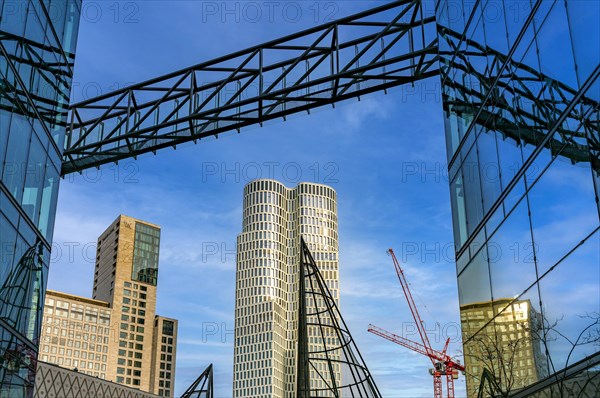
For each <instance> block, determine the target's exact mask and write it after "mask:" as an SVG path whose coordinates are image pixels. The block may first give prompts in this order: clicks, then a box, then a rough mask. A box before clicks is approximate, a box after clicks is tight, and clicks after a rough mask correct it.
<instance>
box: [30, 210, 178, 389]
mask: <svg viewBox="0 0 600 398" xmlns="http://www.w3.org/2000/svg"><path fill="white" fill-rule="evenodd" d="M159 245H160V228H159V227H158V226H156V225H153V224H149V223H147V222H144V221H141V220H137V219H135V218H132V217H128V216H124V215H120V216H119V217H118V218H117V219H116V220H115V221H114V222H113V223H112V224H111V225H110V226H109V227H108V228H107V229H106V230H105V231H104V232H103V233H102V235H101V236H100V237H99V238H98V249H97V257H96V267H95V272H94V290H93V291H94V293H93V299H89V298H84V297H79V296H74V295H71V294H66V293H60V292H54V291H50V290H49V291H48V292H47V295H46V300H45V307H44V321H43V326H44V327H43V330H42V340H41V345H40V350H41V355H42V360H43V361H45V362H49V363H53V364H57V365H59V366H63V367H65V368H69V369H75V368H77V370H78V371H79V372H81V373H84V374H88V375H91V376H95V377H98V378H101V379H105V380H109V381H113V382H116V383H118V384H122V385H125V386H129V387H132V388H135V389H139V390H141V391H146V392H150V393H154V394H156V395H158V396H161V397H171V396H172V395H173V393H174V388H175V359H176V353H177V321H176V320H175V319H170V318H165V317H162V316H159V315H156V284H157V281H158V254H159Z"/></svg>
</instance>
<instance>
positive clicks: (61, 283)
mask: <svg viewBox="0 0 600 398" xmlns="http://www.w3.org/2000/svg"><path fill="white" fill-rule="evenodd" d="M275 3H276V4H275V6H273V7H275V8H274V9H273V12H272V14H271V15H269V12H268V9H267V8H266V7H267V6H266V5H265V4H266V3H261V2H255V3H253V4H254V5H255V6H258V7H260V8H261V10H262V11H261V12H262V16H260V17H257V14H250V12H255V11H256V9H254V10H252V9H249V8H247V7H248V6H247V4H248V3H234V2H226V3H223V2H204V3H200V2H193V1H168V2H167V1H148V2H131V3H129V2H119V3H112V2H95V3H94V2H88V3H87V4H88V5H87V6H85V7H84V13H83V18H82V23H81V30H80V36H79V45H78V50H77V63H76V76H75V85H74V93H73V97H74V99H75V100H79V99H82V98H84V97H86V96H91V95H95V94H97V93H99V92H98V91H99V90H100V91H101V92H106V91H108V90H109V89H113V88H116V87H122V86H124V85H126V84H127V83H131V82H136V81H141V80H144V79H147V78H150V77H153V76H156V75H160V74H163V73H167V72H170V71H172V70H176V69H179V68H182V67H185V66H188V65H191V64H195V63H198V62H200V61H203V60H207V59H210V58H213V57H216V56H219V55H223V54H226V53H228V52H230V51H234V50H239V49H243V48H245V47H248V46H251V45H254V44H256V43H259V42H261V41H266V40H269V39H273V38H276V37H278V36H280V35H282V34H286V33H291V32H295V31H297V30H300V29H303V28H306V27H310V26H313V25H314V24H315V21H318V22H323V21H324V19H325V18H326V17H327V16H329V15H331V14H332V15H333V16H334V17H335V18H338V17H341V16H344V15H348V14H351V13H354V12H357V11H360V10H363V9H367V8H368V7H371V6H373V5H375V2H365V1H352V2H338V3H328V2H320V3H316V2H300V3H290V4H292V5H288V3H287V2H281V3H279V2H275ZM236 4H239V5H238V6H236ZM223 7H230V8H227V9H224V8H223ZM235 7H238V8H237V9H236V8H235ZM245 7H246V8H245ZM290 7H293V9H292V8H290ZM284 9H285V10H287V11H286V12H287V13H288V14H287V15H286V14H285V13H284V11H283V10H284ZM215 10H216V11H215ZM227 10H229V13H228V12H226V11H227ZM298 10H300V14H298V13H297V11H298ZM317 10H318V12H317ZM292 11H294V12H296V14H291V13H292ZM298 15H300V16H298ZM436 93H437V94H436ZM440 101H441V98H440V97H439V87H438V81H437V80H436V79H433V80H430V81H425V82H422V83H420V84H418V85H417V86H416V87H414V88H412V87H408V88H401V89H397V90H395V91H392V92H390V93H389V94H388V95H384V94H383V93H380V94H374V95H371V96H368V97H364V98H363V99H362V101H361V102H358V101H353V102H349V103H346V104H343V105H342V106H338V107H336V109H330V108H328V109H321V110H318V111H316V112H313V113H312V114H311V115H310V116H306V115H305V114H302V115H295V116H293V117H291V118H289V119H288V121H287V122H285V123H284V122H280V121H278V122H276V123H271V124H269V125H268V126H265V127H263V128H260V127H255V128H250V129H247V130H244V131H242V133H241V134H239V135H227V136H224V137H222V138H220V139H219V140H213V141H209V142H203V143H201V144H199V145H193V144H189V145H184V146H181V147H178V148H177V150H176V151H175V150H171V149H166V150H163V151H162V152H159V153H158V155H156V156H152V155H147V156H142V157H140V158H139V159H138V160H137V161H133V160H131V161H124V162H121V163H120V164H119V165H118V166H115V165H106V166H104V167H102V168H101V169H100V170H99V171H97V170H91V171H89V172H86V173H84V174H83V175H73V176H68V177H67V178H66V179H65V180H63V181H62V183H61V187H60V197H59V204H58V213H57V218H56V229H55V235H54V236H55V238H54V241H55V242H54V254H53V261H54V262H53V264H52V266H51V271H50V277H49V288H51V289H55V290H61V291H66V292H69V293H73V294H80V295H85V296H89V295H91V290H92V281H93V266H94V263H93V261H94V251H95V246H94V244H95V242H96V238H97V236H98V235H99V234H100V233H101V232H102V231H103V230H104V229H105V228H106V226H108V225H109V224H110V223H111V222H112V221H113V220H114V219H115V218H116V217H117V215H118V214H120V213H123V214H127V215H130V216H133V217H137V218H140V219H143V220H147V221H149V222H152V223H156V224H159V225H160V226H161V227H162V242H161V255H160V277H159V287H158V309H157V311H158V313H159V314H163V315H165V316H170V317H174V318H177V319H179V322H180V323H179V346H178V360H177V380H176V384H177V390H176V392H177V394H180V393H181V392H183V391H184V390H185V388H187V386H188V385H189V384H190V383H191V382H192V381H193V380H194V379H195V378H196V377H197V375H198V374H199V373H200V372H201V371H202V370H203V369H204V368H205V367H206V366H207V365H208V364H209V363H211V362H212V363H213V364H214V366H215V372H216V374H215V382H216V389H217V396H219V397H228V396H231V380H232V367H233V362H232V353H233V335H232V331H233V326H234V325H233V309H234V281H235V254H234V251H235V241H236V236H237V234H238V233H239V232H240V229H241V222H242V217H241V210H242V190H243V186H244V185H245V184H246V183H247V182H248V181H250V180H251V179H252V178H254V177H259V176H260V177H265V178H266V177H273V178H275V179H278V180H280V181H283V182H285V183H286V185H288V186H294V185H295V184H297V183H298V182H299V181H309V182H318V183H326V184H328V185H331V186H332V187H334V188H335V189H336V190H337V192H338V204H339V234H340V285H341V310H342V314H343V315H344V318H345V319H346V321H347V322H348V324H349V327H350V330H351V332H352V333H353V335H354V337H355V338H356V340H357V342H358V346H359V348H360V350H361V352H362V354H363V356H364V358H365V360H366V362H367V364H368V366H369V367H370V369H371V371H372V373H373V375H374V378H375V381H376V382H377V384H378V386H379V388H380V390H381V392H382V393H383V395H384V396H386V397H421V396H423V397H426V396H431V395H432V392H431V388H432V382H431V377H430V376H429V374H428V368H429V367H430V365H431V364H430V363H429V361H428V360H427V359H426V358H424V357H420V356H418V355H417V354H415V353H412V352H410V351H408V350H406V349H404V348H402V347H400V346H394V345H393V344H392V343H390V342H387V341H385V340H382V339H380V338H378V337H376V336H374V335H371V334H369V333H367V331H366V329H367V326H368V324H369V323H374V324H376V325H378V326H381V327H383V328H386V329H388V330H390V331H394V332H396V333H398V334H403V331H404V335H405V336H406V337H409V338H413V339H418V336H417V335H414V334H413V335H410V334H407V333H408V332H410V331H411V330H412V328H411V323H412V318H411V314H410V312H409V311H408V308H407V304H406V301H405V299H404V297H403V295H402V293H401V289H400V286H399V284H398V281H397V279H396V276H395V273H394V270H393V266H392V263H391V259H390V258H389V257H388V256H387V255H386V253H385V251H386V249H387V248H388V247H393V248H394V249H395V250H396V252H397V253H398V256H399V257H400V259H401V260H403V261H404V262H405V267H406V271H407V277H408V278H409V281H410V282H411V283H412V287H413V293H414V294H415V299H416V301H417V305H418V306H419V308H420V310H421V315H422V316H423V318H424V319H425V321H426V324H427V328H428V329H429V330H431V333H430V339H431V341H432V344H433V345H434V348H441V347H442V346H443V343H444V341H445V339H446V337H447V336H446V335H449V337H453V338H454V340H455V342H453V344H451V347H450V352H451V353H453V354H456V353H457V352H458V351H459V349H460V347H459V344H458V343H457V339H456V337H457V333H458V321H459V317H458V299H457V288H456V276H455V275H456V274H455V267H454V263H453V250H452V246H451V245H452V228H451V214H450V200H449V190H448V183H447V178H446V156H445V141H444V133H443V123H442V110H441V103H440ZM70 252H72V255H70ZM402 253H414V254H404V255H403V254H402ZM436 322H437V323H436ZM457 391H458V396H461V395H464V382H463V381H462V378H461V380H459V381H458V384H457Z"/></svg>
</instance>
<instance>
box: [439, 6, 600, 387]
mask: <svg viewBox="0 0 600 398" xmlns="http://www.w3.org/2000/svg"><path fill="white" fill-rule="evenodd" d="M435 14H436V19H437V30H438V39H439V54H440V62H439V67H440V73H441V81H442V95H443V105H444V119H445V130H446V142H447V158H448V169H449V180H450V197H451V202H452V213H453V225H454V241H455V246H456V262H457V274H458V289H459V300H460V306H461V308H469V307H471V306H473V305H476V306H477V305H479V304H477V303H497V302H499V301H498V300H501V299H504V298H511V299H512V300H513V301H514V302H513V303H512V304H511V303H506V304H505V305H502V306H496V305H491V306H490V309H488V310H486V311H492V314H493V319H492V320H490V322H486V323H481V322H480V321H479V320H476V319H474V318H472V317H471V316H466V317H463V319H462V328H463V330H465V331H469V334H471V337H470V338H469V339H468V340H466V341H464V342H463V343H464V351H465V352H468V351H469V349H470V344H471V343H472V342H473V341H477V340H478V339H480V337H481V339H483V338H487V336H493V337H494V338H495V339H496V340H498V341H500V340H501V339H502V338H503V336H504V335H505V334H504V333H505V332H504V331H503V328H504V327H506V322H505V319H508V318H511V317H512V316H513V314H514V313H515V306H518V305H522V303H528V304H527V305H528V306H529V307H530V308H529V311H530V314H534V313H537V314H539V319H540V327H541V332H540V333H539V334H540V335H541V336H542V337H543V338H542V341H540V344H541V345H542V346H543V347H544V350H543V351H542V352H543V353H544V355H543V359H540V361H539V362H538V361H536V362H538V363H536V365H535V368H536V369H537V368H538V367H539V368H541V369H543V370H544V371H543V372H534V371H533V368H532V369H531V371H532V374H531V375H530V378H528V379H527V380H523V383H517V384H516V385H513V386H507V385H506V383H504V381H505V380H506V378H505V377H504V378H501V377H500V375H501V374H503V373H504V374H511V373H512V369H511V368H510V367H509V364H508V363H507V362H506V361H502V360H501V357H498V358H496V360H495V362H494V364H493V365H494V369H495V374H496V375H498V376H497V380H496V381H497V382H498V383H499V385H500V387H502V389H503V391H502V393H511V392H513V391H514V390H516V389H517V390H518V389H521V388H522V387H523V384H532V383H533V382H535V381H536V379H537V378H539V379H540V382H542V381H544V380H545V377H546V376H544V375H552V374H555V373H558V372H561V371H562V370H564V372H562V373H560V374H561V375H562V376H561V378H564V377H567V376H569V375H572V374H571V372H584V371H585V368H586V367H593V366H597V365H598V364H599V363H600V352H599V348H600V347H599V346H598V345H597V344H590V343H589V342H586V337H583V336H587V333H586V330H588V331H589V329H588V327H590V325H592V326H593V325H594V324H596V325H597V322H598V321H599V319H598V315H597V314H598V313H599V309H600V302H599V301H598V297H600V280H599V278H600V277H599V275H600V251H599V250H598V246H599V243H600V219H599V207H598V206H599V205H600V202H599V200H598V196H599V193H600V157H599V154H600V146H599V144H598V143H599V142H600V133H599V131H600V129H599V128H598V120H600V109H599V108H600V107H599V106H598V101H599V100H600V3H598V2H595V1H531V2H521V1H502V2H498V1H488V2H470V1H460V0H440V1H438V2H437V3H436V8H435ZM491 308H493V309H491ZM581 333H583V336H582V337H578V336H580V334H581ZM588 338H589V336H588ZM526 352H527V351H526ZM528 355H530V354H525V356H528ZM530 356H531V360H533V359H534V357H535V356H537V354H536V355H534V354H531V355H530ZM479 370H481V369H479ZM572 376H573V377H575V375H572ZM547 377H550V376H547ZM556 381H560V378H559V379H548V380H545V381H544V383H546V382H547V383H549V384H552V383H556ZM544 383H541V384H539V385H538V386H539V388H540V389H541V388H546V387H548V384H544ZM556 385H559V384H556ZM581 385H583V383H582V384H581ZM591 385H592V384H588V386H591ZM544 386H546V387H544ZM548 388H549V387H548ZM590 388H591V387H590ZM534 393H536V391H530V394H534ZM555 393H556V391H555ZM498 394H500V392H499V393H498ZM563 394H564V395H563V396H566V395H568V394H566V392H563ZM577 394H578V393H577ZM577 394H575V395H577ZM586 394H587V392H582V396H585V395H586Z"/></svg>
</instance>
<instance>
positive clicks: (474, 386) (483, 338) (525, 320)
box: [460, 298, 547, 398]
mask: <svg viewBox="0 0 600 398" xmlns="http://www.w3.org/2000/svg"><path fill="white" fill-rule="evenodd" d="M460 318H461V322H462V324H463V325H464V326H465V327H464V328H463V329H462V338H463V341H464V342H465V345H464V348H465V350H464V352H463V355H464V359H465V368H466V369H467V371H466V381H467V396H468V397H469V398H471V397H477V394H478V392H479V385H480V382H481V374H482V372H483V370H484V369H488V371H490V372H491V373H492V374H494V372H501V370H500V369H502V367H501V368H498V367H496V366H495V364H496V362H498V363H500V364H502V365H503V367H507V368H510V372H506V373H496V374H494V376H495V377H496V379H497V381H498V383H500V384H501V385H502V387H503V389H504V390H510V391H515V390H518V389H521V388H523V387H526V386H528V385H530V384H532V383H534V382H536V381H538V380H539V379H540V378H542V377H544V376H547V373H546V369H545V367H544V366H543V364H544V362H545V358H544V356H543V355H542V349H543V348H542V345H541V342H542V338H543V336H542V335H541V333H542V332H543V329H542V319H541V314H540V313H539V312H537V311H536V310H535V309H534V307H533V306H532V305H531V303H530V302H529V300H516V301H515V300H513V299H510V298H507V299H498V300H494V301H493V302H487V303H472V304H469V305H465V306H462V307H461V308H460ZM490 322H493V327H491V326H489V325H490ZM482 328H483V330H484V331H492V330H493V333H489V334H486V333H482V332H480V329H482Z"/></svg>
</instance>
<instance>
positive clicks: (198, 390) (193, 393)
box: [181, 363, 214, 398]
mask: <svg viewBox="0 0 600 398" xmlns="http://www.w3.org/2000/svg"><path fill="white" fill-rule="evenodd" d="M181 398H214V388H213V365H212V363H211V364H210V365H208V367H207V368H206V369H204V372H202V373H201V374H200V376H198V378H197V379H196V381H194V382H193V383H192V384H191V385H190V386H189V387H188V389H187V390H185V392H184V393H183V395H182V396H181Z"/></svg>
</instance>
